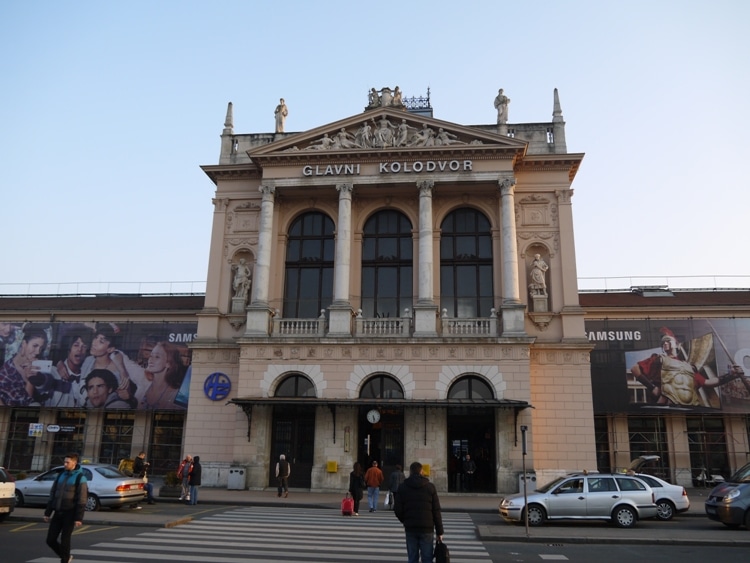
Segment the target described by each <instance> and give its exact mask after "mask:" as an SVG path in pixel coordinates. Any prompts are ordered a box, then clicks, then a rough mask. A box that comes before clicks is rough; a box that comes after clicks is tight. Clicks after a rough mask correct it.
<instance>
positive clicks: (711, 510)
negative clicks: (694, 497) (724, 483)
mask: <svg viewBox="0 0 750 563" xmlns="http://www.w3.org/2000/svg"><path fill="white" fill-rule="evenodd" d="M706 514H716V509H715V508H714V507H713V506H707V507H706Z"/></svg>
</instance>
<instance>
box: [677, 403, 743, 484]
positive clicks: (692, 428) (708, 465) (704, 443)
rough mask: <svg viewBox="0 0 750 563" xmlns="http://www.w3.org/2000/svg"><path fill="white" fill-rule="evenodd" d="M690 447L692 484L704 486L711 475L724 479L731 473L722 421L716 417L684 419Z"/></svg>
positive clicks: (688, 417)
mask: <svg viewBox="0 0 750 563" xmlns="http://www.w3.org/2000/svg"><path fill="white" fill-rule="evenodd" d="M685 422H686V423H687V432H688V445H689V447H690V467H691V470H692V473H693V484H694V485H696V486H698V485H703V486H705V481H706V479H710V476H711V475H722V476H723V477H724V478H725V479H726V478H727V477H729V476H730V475H731V473H732V471H731V469H730V467H729V455H728V453H727V435H726V430H725V428H724V420H723V419H722V418H721V417H718V416H687V417H685Z"/></svg>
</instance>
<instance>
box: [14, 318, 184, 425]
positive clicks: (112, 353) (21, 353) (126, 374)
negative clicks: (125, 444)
mask: <svg viewBox="0 0 750 563" xmlns="http://www.w3.org/2000/svg"><path fill="white" fill-rule="evenodd" d="M197 326H198V325H197V323H195V322H193V323H119V324H118V323H107V322H91V323H60V322H47V323H24V322H19V323H12V322H3V323H0V359H2V366H0V406H10V407H33V406H43V407H49V408H86V409H127V410H185V409H186V408H187V403H188V398H189V396H188V395H189V376H190V362H191V352H190V350H189V348H188V343H190V342H192V340H193V339H194V338H195V333H196V330H197Z"/></svg>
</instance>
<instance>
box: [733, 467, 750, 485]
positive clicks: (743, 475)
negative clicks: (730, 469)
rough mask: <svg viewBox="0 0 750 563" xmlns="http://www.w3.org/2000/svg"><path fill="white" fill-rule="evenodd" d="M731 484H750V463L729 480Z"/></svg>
mask: <svg viewBox="0 0 750 563" xmlns="http://www.w3.org/2000/svg"><path fill="white" fill-rule="evenodd" d="M729 482H730V483H750V463H748V464H747V465H745V466H744V467H742V468H741V469H739V470H738V471H737V473H735V474H734V475H732V476H731V477H730V478H729Z"/></svg>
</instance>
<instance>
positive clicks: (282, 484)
mask: <svg viewBox="0 0 750 563" xmlns="http://www.w3.org/2000/svg"><path fill="white" fill-rule="evenodd" d="M291 474H292V466H291V464H290V463H289V462H288V461H287V460H286V456H285V455H284V454H281V455H280V456H279V462H278V463H277V464H276V479H277V480H278V482H279V488H278V492H279V497H281V493H282V492H283V493H284V498H286V497H288V496H289V475H291Z"/></svg>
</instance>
